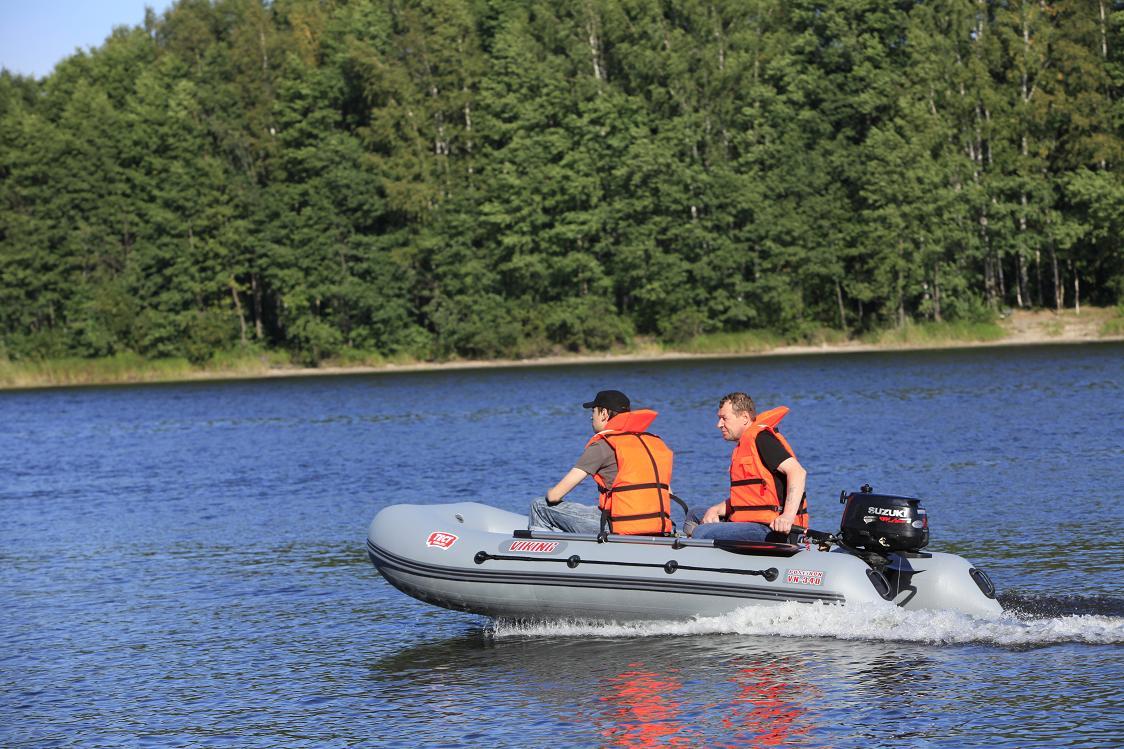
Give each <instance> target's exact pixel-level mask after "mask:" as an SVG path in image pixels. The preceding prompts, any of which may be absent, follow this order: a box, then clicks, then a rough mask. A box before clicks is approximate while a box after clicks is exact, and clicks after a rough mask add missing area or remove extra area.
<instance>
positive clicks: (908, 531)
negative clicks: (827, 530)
mask: <svg viewBox="0 0 1124 749" xmlns="http://www.w3.org/2000/svg"><path fill="white" fill-rule="evenodd" d="M863 490H864V491H860V492H851V493H850V494H847V493H845V492H844V493H841V494H840V497H839V501H840V502H843V503H844V505H845V506H844V507H843V519H842V521H841V522H840V526H839V533H840V537H841V538H842V539H843V543H845V544H847V545H848V546H854V547H857V548H860V549H866V550H868V551H876V552H877V551H906V552H912V551H920V550H921V549H923V548H925V547H926V546H927V545H928V544H929V517H928V515H927V514H926V513H925V510H924V508H922V507H921V500H920V499H917V498H916V497H899V496H895V495H893V494H875V493H874V492H873V491H870V487H868V486H864V487H863Z"/></svg>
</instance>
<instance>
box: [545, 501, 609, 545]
mask: <svg viewBox="0 0 1124 749" xmlns="http://www.w3.org/2000/svg"><path fill="white" fill-rule="evenodd" d="M527 529H528V530H536V529H537V530H543V531H562V532H563V533H584V534H588V535H592V536H596V535H597V534H598V533H600V532H601V510H600V509H599V508H597V507H591V506H590V505H583V504H578V503H577V502H567V501H565V500H562V501H561V502H559V503H558V504H556V505H554V506H553V507H551V506H550V505H548V504H547V503H546V497H536V498H535V499H534V500H533V501H532V502H531V512H530V513H529V514H528V516H527Z"/></svg>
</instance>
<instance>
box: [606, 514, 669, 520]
mask: <svg viewBox="0 0 1124 749" xmlns="http://www.w3.org/2000/svg"><path fill="white" fill-rule="evenodd" d="M666 517H670V516H669V515H668V514H667V513H666V512H648V513H645V514H643V515H617V516H616V517H614V518H611V522H613V523H620V522H622V521H627V520H651V519H652V518H666Z"/></svg>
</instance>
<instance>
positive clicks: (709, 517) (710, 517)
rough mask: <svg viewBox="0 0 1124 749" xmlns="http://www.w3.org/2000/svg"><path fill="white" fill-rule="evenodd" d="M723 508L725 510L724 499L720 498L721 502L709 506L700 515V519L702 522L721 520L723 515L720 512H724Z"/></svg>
mask: <svg viewBox="0 0 1124 749" xmlns="http://www.w3.org/2000/svg"><path fill="white" fill-rule="evenodd" d="M725 510H726V500H722V501H721V502H719V503H718V504H716V505H714V506H713V507H711V508H709V509H708V510H707V511H706V513H705V514H704V515H703V516H702V521H703V522H704V523H718V522H721V521H722V518H723V517H725V516H724V515H723V514H722V513H723V512H725Z"/></svg>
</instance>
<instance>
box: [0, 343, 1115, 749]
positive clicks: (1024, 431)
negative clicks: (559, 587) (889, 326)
mask: <svg viewBox="0 0 1124 749" xmlns="http://www.w3.org/2000/svg"><path fill="white" fill-rule="evenodd" d="M605 388H617V389H621V390H624V391H625V392H627V393H628V394H629V395H630V396H632V398H633V402H634V404H635V405H636V406H638V407H639V406H646V407H652V408H655V409H656V410H658V411H660V413H661V415H660V417H659V419H657V421H656V423H655V425H653V430H654V431H656V432H657V433H659V434H661V435H662V436H663V437H664V438H665V439H666V440H667V442H668V443H669V444H670V445H671V446H672V447H673V448H674V449H675V450H676V452H677V459H676V471H675V481H674V484H675V488H676V492H677V493H678V494H680V495H681V496H684V497H685V498H687V499H688V500H691V501H695V502H700V501H716V500H717V499H719V498H721V496H722V492H723V485H724V483H725V482H726V480H727V478H726V469H727V465H728V461H729V450H730V446H729V445H728V444H727V443H725V442H723V441H722V440H721V437H720V436H719V434H718V431H717V429H715V427H714V422H715V418H714V412H715V409H716V407H717V401H718V398H719V397H720V396H721V395H722V394H724V393H726V392H729V391H732V390H738V389H744V390H747V391H748V392H750V393H751V394H752V395H753V396H754V397H755V399H756V400H757V403H758V406H759V407H760V408H769V407H772V406H775V405H780V404H785V405H788V406H789V407H790V408H791V409H792V413H791V414H790V415H789V417H788V418H787V419H786V420H785V422H784V425H783V428H784V432H785V434H786V435H787V436H788V439H789V441H790V442H791V443H792V445H793V447H794V448H795V450H796V453H797V455H798V456H799V458H800V460H801V462H802V463H803V464H804V465H805V467H807V468H808V470H809V500H810V503H811V508H812V517H813V526H815V527H818V528H821V529H824V530H832V529H834V528H837V527H838V526H837V523H838V517H839V511H840V506H839V504H838V500H837V498H838V495H839V492H840V490H842V489H848V490H853V489H856V488H858V486H859V485H861V484H862V483H864V482H869V483H871V484H872V485H873V486H874V487H875V489H876V490H878V491H882V492H886V493H896V494H907V495H915V496H921V497H923V498H924V500H925V506H926V507H927V508H928V511H929V515H930V520H931V528H932V542H931V544H930V548H931V549H933V550H938V551H951V552H954V553H958V554H962V555H964V556H966V557H967V558H969V559H970V560H972V561H973V562H974V563H975V564H976V565H978V566H980V567H981V568H983V569H984V570H986V571H987V572H988V573H989V574H990V575H991V577H992V579H993V580H994V581H995V583H996V585H997V587H998V588H999V589H1000V591H1001V593H1002V595H1001V601H1002V602H1003V603H1004V604H1005V605H1006V606H1007V607H1008V608H1009V609H1010V610H1011V613H1010V614H1008V615H1005V616H1004V618H1002V619H1000V620H998V621H993V622H983V621H977V620H973V619H971V618H969V617H966V616H962V615H953V614H947V613H935V612H903V611H901V610H897V609H891V610H890V611H889V612H887V611H885V610H880V611H864V610H862V609H858V608H847V607H843V608H831V607H822V606H809V605H799V604H786V605H784V606H780V607H776V608H761V609H746V610H742V611H739V612H737V613H735V614H731V615H729V616H726V617H721V618H718V619H709V620H698V621H691V622H680V623H666V624H648V625H633V626H624V625H597V626H594V625H583V624H577V623H555V624H549V625H538V626H533V627H528V626H522V627H520V626H516V625H513V624H509V623H503V622H499V623H497V622H492V621H490V620H488V619H486V618H483V617H479V616H474V615H470V614H463V613H456V612H452V611H446V610H443V609H438V608H433V607H431V606H428V605H426V604H423V603H421V602H419V601H415V600H413V599H411V598H408V597H406V596H404V595H402V594H401V593H399V592H398V591H396V590H394V589H393V588H391V587H390V586H389V585H388V584H387V583H386V582H385V581H384V580H382V579H381V578H380V577H379V576H378V575H377V573H376V572H375V571H374V569H373V568H372V567H371V565H370V563H369V562H368V561H367V558H366V553H365V550H364V543H365V537H366V527H367V524H368V523H369V521H370V520H371V518H372V517H373V516H374V515H375V513H376V512H377V511H378V510H379V508H381V507H383V506H385V505H387V504H392V503H398V502H434V503H436V502H442V501H446V500H466V499H473V500H480V501H484V502H487V503H491V504H495V505H498V506H500V507H503V508H506V509H511V510H515V511H520V512H522V511H523V510H524V508H525V507H526V505H527V503H528V501H529V500H530V499H531V497H533V496H535V495H538V494H542V493H543V492H544V491H545V489H546V488H547V487H549V486H550V485H552V484H553V483H554V482H555V481H556V480H557V479H558V478H559V477H560V476H561V475H562V474H563V473H564V472H565V471H566V470H567V469H568V468H569V467H570V466H572V465H573V462H574V461H575V460H576V458H577V456H578V454H579V453H580V451H581V448H582V445H583V444H584V441H585V440H586V438H587V437H588V429H589V419H588V412H585V411H582V409H581V407H580V404H581V403H582V402H583V401H585V400H588V399H590V398H591V397H592V396H593V394H594V392H595V391H597V390H600V389H605ZM1122 391H1124V346H1122V345H1120V344H1103V345H1102V344H1096V345H1085V346H1047V347H1036V348H993V349H972V350H965V351H945V352H933V353H894V354H863V355H833V356H806V357H794V358H759V359H736V360H704V361H692V362H687V363H683V362H680V363H675V362H665V363H653V364H617V365H602V366H574V367H554V368H526V369H500V370H479V371H464V370H461V371H446V372H432V373H420V374H400V375H375V376H347V377H331V378H308V379H299V380H297V379H293V380H273V381H243V382H227V383H208V384H177V385H163V386H144V387H113V388H88V389H64V390H44V391H26V392H7V393H0V476H2V478H0V513H2V515H0V518H2V523H0V562H2V565H0V600H2V603H3V611H2V614H0V616H2V625H0V628H2V629H0V631H2V639H0V643H2V645H3V648H2V651H0V745H3V746H5V747H11V746H51V747H54V746H224V745H229V746H237V747H254V746H284V747H299V746H310V747H311V746H315V747H331V746H360V745H362V746H401V745H407V744H408V745H416V746H426V747H442V746H448V747H455V746H477V745H479V746H516V745H518V746H536V747H537V746H542V747H558V746H575V747H585V746H624V747H641V746H683V747H686V746H704V745H705V746H800V747H885V746H898V747H1019V748H1020V749H1021V748H1025V747H1037V746H1066V747H1119V746H1121V745H1124V723H1122V718H1121V704H1122V696H1124V657H1122V656H1124V647H1122V645H1124V552H1122V551H1121V548H1122V547H1121V537H1122V535H1124V521H1122V520H1121V515H1122V512H1121V507H1122V505H1124V418H1122V417H1124V406H1122V403H1124V392H1122ZM591 486H592V485H591V483H589V482H587V484H586V485H583V486H581V487H579V488H578V489H577V490H576V492H575V494H576V495H578V498H579V499H584V500H586V501H590V502H592V501H593V497H594V492H593V489H592V488H591ZM833 524H834V525H833Z"/></svg>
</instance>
